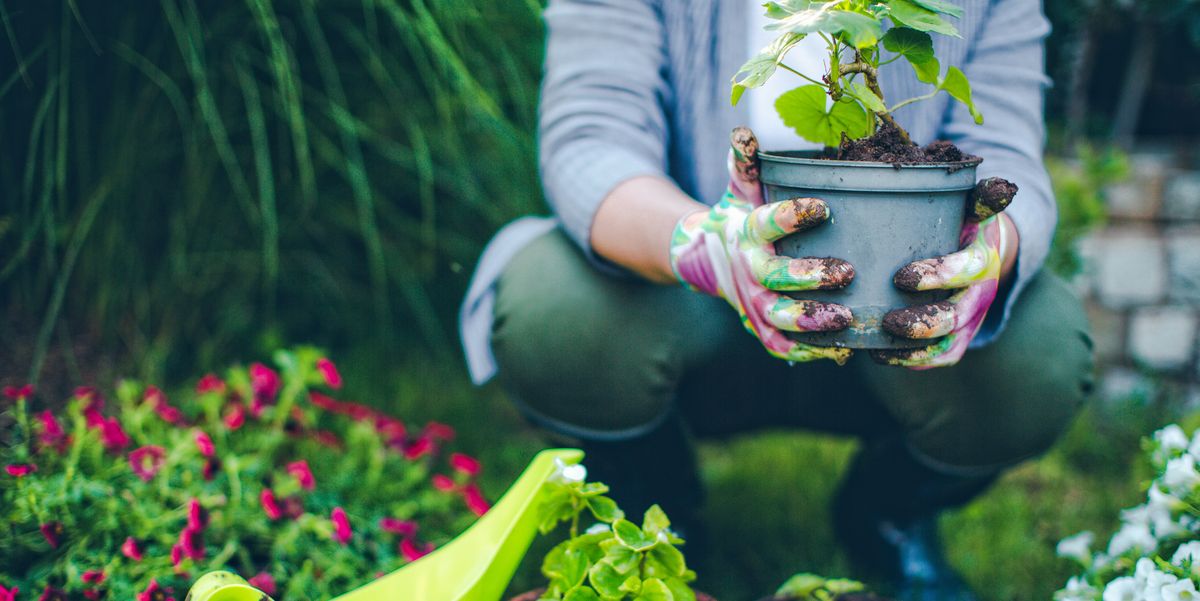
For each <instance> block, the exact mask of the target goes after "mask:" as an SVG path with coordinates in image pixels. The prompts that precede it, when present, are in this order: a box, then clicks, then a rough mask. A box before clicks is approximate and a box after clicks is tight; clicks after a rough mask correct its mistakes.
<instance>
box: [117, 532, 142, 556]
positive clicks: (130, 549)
mask: <svg viewBox="0 0 1200 601" xmlns="http://www.w3.org/2000/svg"><path fill="white" fill-rule="evenodd" d="M121 555H124V556H125V557H128V558H129V559H132V560H134V561H141V560H142V550H141V549H139V548H138V542H137V539H135V538H133V537H132V536H129V537H126V538H125V542H123V543H121Z"/></svg>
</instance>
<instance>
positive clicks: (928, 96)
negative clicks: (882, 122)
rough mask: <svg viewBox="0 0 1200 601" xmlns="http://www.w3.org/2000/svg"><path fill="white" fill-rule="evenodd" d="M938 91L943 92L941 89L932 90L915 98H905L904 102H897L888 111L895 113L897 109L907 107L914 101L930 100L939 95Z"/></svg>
mask: <svg viewBox="0 0 1200 601" xmlns="http://www.w3.org/2000/svg"><path fill="white" fill-rule="evenodd" d="M938 92H941V90H934V91H932V92H930V93H928V94H926V95H924V96H916V97H914V98H909V99H908V100H905V101H903V102H899V103H897V104H896V106H893V107H892V108H890V109H888V112H889V113H894V112H896V111H898V110H900V109H901V108H904V107H906V106H908V105H910V104H912V103H914V102H920V101H922V100H929V99H930V98H933V97H934V96H937V95H938Z"/></svg>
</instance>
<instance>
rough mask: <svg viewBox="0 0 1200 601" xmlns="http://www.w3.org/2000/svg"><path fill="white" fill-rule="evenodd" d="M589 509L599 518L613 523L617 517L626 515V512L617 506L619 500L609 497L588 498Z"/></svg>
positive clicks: (606, 522)
mask: <svg viewBox="0 0 1200 601" xmlns="http://www.w3.org/2000/svg"><path fill="white" fill-rule="evenodd" d="M587 505H588V509H590V510H591V512H592V515H594V516H596V519H597V520H600V521H601V522H604V523H605V524H611V523H613V521H614V520H616V519H617V518H621V517H625V512H623V511H621V509H620V508H619V507H617V502H616V501H614V500H612V499H610V498H608V497H592V498H590V499H588V500H587Z"/></svg>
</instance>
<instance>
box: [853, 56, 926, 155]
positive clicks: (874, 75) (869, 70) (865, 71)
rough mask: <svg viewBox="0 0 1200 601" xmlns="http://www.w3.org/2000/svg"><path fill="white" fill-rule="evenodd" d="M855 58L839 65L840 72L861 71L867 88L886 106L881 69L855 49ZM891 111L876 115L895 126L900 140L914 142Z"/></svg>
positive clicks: (906, 142)
mask: <svg viewBox="0 0 1200 601" xmlns="http://www.w3.org/2000/svg"><path fill="white" fill-rule="evenodd" d="M854 59H855V61H854V62H853V63H850V64H848V65H842V66H841V67H839V68H838V72H839V74H842V75H845V74H848V73H861V74H862V76H863V80H864V81H866V84H867V89H868V90H871V91H872V92H874V93H875V95H876V96H878V97H879V101H880V102H882V103H884V106H885V107H886V106H887V100H886V97H885V96H884V95H883V89H882V88H880V87H879V70H878V69H876V68H875V66H874V65H872V64H870V63H869V62H867V61H866V60H864V59H863V55H862V53H861V52H858V51H855V53H854ZM893 110H894V109H893ZM891 113H892V112H891V111H890V110H889V111H884V112H881V113H875V115H876V116H877V117H879V120H880V121H882V122H884V123H886V124H887V125H890V126H891V127H892V128H894V129H895V130H896V133H897V134H898V135H899V136H900V140H901V141H902V142H904V143H905V144H912V139H911V138H909V136H908V132H907V131H905V130H904V128H903V127H900V124H899V123H896V120H895V119H893V118H892V114H891Z"/></svg>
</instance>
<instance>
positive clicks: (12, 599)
mask: <svg viewBox="0 0 1200 601" xmlns="http://www.w3.org/2000/svg"><path fill="white" fill-rule="evenodd" d="M19 592H21V589H19V588H17V587H15V586H14V587H12V588H4V587H3V586H0V601H17V593H19Z"/></svg>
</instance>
